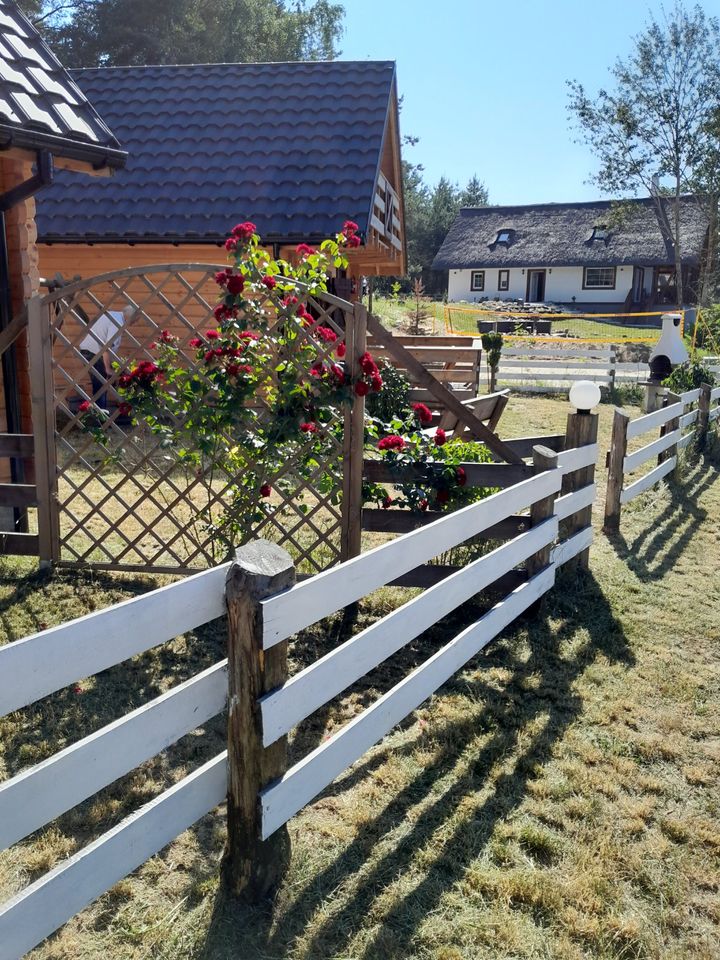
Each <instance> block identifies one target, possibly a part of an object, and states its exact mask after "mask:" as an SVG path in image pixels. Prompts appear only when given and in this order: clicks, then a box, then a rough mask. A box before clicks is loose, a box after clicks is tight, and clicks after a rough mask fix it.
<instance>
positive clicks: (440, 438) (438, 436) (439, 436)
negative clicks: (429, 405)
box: [435, 427, 447, 447]
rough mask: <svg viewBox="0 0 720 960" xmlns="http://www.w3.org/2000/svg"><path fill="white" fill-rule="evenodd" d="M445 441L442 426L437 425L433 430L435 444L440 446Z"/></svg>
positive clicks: (445, 435)
mask: <svg viewBox="0 0 720 960" xmlns="http://www.w3.org/2000/svg"><path fill="white" fill-rule="evenodd" d="M446 441H447V434H446V433H445V431H444V430H443V428H442V427H438V428H437V430H436V431H435V446H437V447H442V446H443V444H444V443H445V442H446Z"/></svg>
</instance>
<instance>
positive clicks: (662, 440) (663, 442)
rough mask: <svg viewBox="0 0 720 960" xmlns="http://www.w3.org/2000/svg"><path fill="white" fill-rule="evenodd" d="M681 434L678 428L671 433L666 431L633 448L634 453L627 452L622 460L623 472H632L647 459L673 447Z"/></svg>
mask: <svg viewBox="0 0 720 960" xmlns="http://www.w3.org/2000/svg"><path fill="white" fill-rule="evenodd" d="M681 436H682V434H681V432H680V430H673V431H672V433H666V434H665V435H664V436H662V437H659V438H658V439H657V440H653V442H652V443H648V444H646V445H645V446H644V447H640V449H639V450H635V452H634V453H629V454H628V455H627V456H626V457H625V460H624V461H623V473H632V472H633V470H637V468H638V467H641V466H642V465H643V464H644V463H647V461H648V460H652V458H653V457H657V456H658V455H659V454H661V453H663V451H665V450H667V449H668V448H669V447H673V446H674V445H675V444H676V443H677V442H678V440H679V439H680V437H681Z"/></svg>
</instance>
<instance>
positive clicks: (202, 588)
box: [0, 563, 230, 716]
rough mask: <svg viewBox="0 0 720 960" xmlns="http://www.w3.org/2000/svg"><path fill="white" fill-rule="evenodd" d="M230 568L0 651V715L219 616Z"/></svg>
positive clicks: (206, 573) (201, 575)
mask: <svg viewBox="0 0 720 960" xmlns="http://www.w3.org/2000/svg"><path fill="white" fill-rule="evenodd" d="M229 566H230V565H229V564H227V563H226V564H223V565H222V566H220V567H214V568H213V569H212V570H205V571H203V572H202V573H197V574H195V575H194V576H192V577H187V578H186V579H185V580H180V581H178V582H177V583H171V584H169V585H168V586H166V587H160V589H159V590H153V591H152V592H151V593H146V594H144V595H143V596H140V597H133V598H132V599H131V600H124V601H123V602H122V603H118V604H115V605H114V606H112V607H108V608H107V609H106V610H98V611H97V612H96V613H90V614H88V615H87V616H85V617H80V618H79V619H77V620H71V621H70V622H69V623H64V624H62V625H61V626H59V627H51V628H50V629H49V630H44V631H43V632H42V633H36V634H33V635H32V636H30V637H25V639H23V640H16V641H15V642H14V643H9V644H7V645H6V646H4V647H0V716H2V715H3V714H6V713H10V711H12V710H18V709H19V708H20V707H25V706H27V705H28V704H29V703H33V702H34V701H35V700H39V699H40V698H41V697H46V696H47V695H48V694H50V693H54V691H55V690H60V689H61V688H62V687H66V686H68V685H69V684H71V683H74V682H75V681H76V680H81V679H82V678H83V677H88V676H90V675H91V674H94V673H99V672H100V671H101V670H106V669H107V668H108V667H112V666H114V665H115V664H116V663H122V662H123V660H127V659H128V658H130V657H134V656H135V655H136V654H138V653H143V652H144V651H145V650H150V649H151V648H152V647H156V646H158V644H160V643H165V642H166V641H167V640H171V639H172V638H173V637H177V636H179V635H180V634H181V633H185V632H186V631H188V630H194V629H195V628H196V627H199V626H201V625H202V624H203V623H208V622H209V621H210V620H215V619H216V618H217V617H221V616H223V615H224V614H225V577H226V576H227V571H228V569H229Z"/></svg>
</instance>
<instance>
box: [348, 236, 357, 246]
mask: <svg viewBox="0 0 720 960" xmlns="http://www.w3.org/2000/svg"><path fill="white" fill-rule="evenodd" d="M347 245H348V246H349V247H359V246H360V237H358V236H354V237H348V238H347Z"/></svg>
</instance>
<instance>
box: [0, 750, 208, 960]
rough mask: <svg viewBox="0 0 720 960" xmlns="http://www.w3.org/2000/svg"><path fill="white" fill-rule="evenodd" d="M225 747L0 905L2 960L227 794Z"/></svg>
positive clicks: (34, 942) (63, 919)
mask: <svg viewBox="0 0 720 960" xmlns="http://www.w3.org/2000/svg"><path fill="white" fill-rule="evenodd" d="M226 791H227V756H226V754H225V753H224V752H223V753H221V754H220V755H219V756H217V757H215V758H214V759H213V760H210V761H209V762H208V763H206V764H204V765H203V766H202V767H200V768H199V769H198V770H196V771H195V772H194V773H192V774H190V776H189V777H186V778H185V779H184V780H181V781H180V783H178V784H176V785H175V786H174V787H171V788H170V789H169V790H166V791H165V792H164V793H161V794H160V796H159V797H156V798H155V799H154V800H151V801H150V802H149V803H146V804H145V806H143V807H141V808H140V809H139V810H138V811H137V812H135V813H133V814H131V816H129V817H127V818H126V819H125V820H123V821H122V823H120V824H118V826H117V827H114V828H113V829H112V830H109V831H108V832H107V833H104V834H103V835H102V836H101V837H100V838H99V839H98V840H96V841H95V842H94V843H91V844H90V845H89V846H87V847H84V848H83V849H82V850H81V851H80V852H79V853H76V854H75V856H73V857H70V858H69V859H68V860H65V861H64V862H63V863H61V864H59V865H58V866H57V867H55V869H54V870H51V871H50V872H49V873H47V874H45V876H43V877H41V878H40V879H39V880H36V881H35V883H32V884H30V886H29V887H26V889H25V890H23V891H22V892H21V893H20V894H18V895H17V896H16V897H14V898H13V899H12V900H9V901H8V902H7V903H5V904H4V905H3V906H2V907H0V960H17V958H18V957H21V956H23V955H24V954H25V953H27V952H28V950H31V949H32V948H33V947H34V946H36V945H37V944H38V943H40V942H41V941H42V940H44V939H45V937H48V936H50V934H51V933H53V932H54V931H55V930H57V929H58V927H61V926H62V925H63V924H64V923H66V922H67V921H68V920H69V919H70V918H71V917H73V916H74V915H75V914H76V913H78V912H79V911H80V910H82V909H83V908H84V907H86V906H87V905H88V904H89V903H92V901H93V900H96V899H97V898H98V897H99V896H100V895H101V894H103V893H105V891H106V890H109V889H110V888H111V887H112V886H113V885H114V884H116V883H117V882H118V880H122V878H123V877H126V876H127V875H128V874H129V873H132V871H133V870H135V869H137V867H139V866H140V865H141V864H143V863H144V862H145V861H146V860H148V859H149V858H150V857H152V856H154V854H156V853H158V851H160V850H162V848H163V847H164V846H166V845H167V844H168V843H170V841H171V840H174V839H175V838H176V837H178V836H179V835H180V834H181V833H183V832H184V831H185V830H187V829H188V827H190V826H192V824H193V823H195V822H196V821H197V820H199V819H200V818H201V817H203V816H205V814H206V813H209V812H210V811H211V810H213V809H214V808H215V807H217V806H218V804H220V803H222V802H223V800H224V799H225V794H226Z"/></svg>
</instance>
